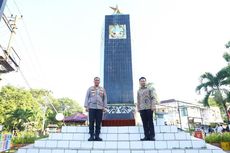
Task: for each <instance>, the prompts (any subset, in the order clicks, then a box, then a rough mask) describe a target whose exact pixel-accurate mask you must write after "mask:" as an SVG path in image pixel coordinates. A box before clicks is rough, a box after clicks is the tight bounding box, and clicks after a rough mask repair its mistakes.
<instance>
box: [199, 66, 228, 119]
mask: <svg viewBox="0 0 230 153" xmlns="http://www.w3.org/2000/svg"><path fill="white" fill-rule="evenodd" d="M229 70H230V69H229V68H223V69H221V70H220V71H219V72H218V73H217V74H216V75H213V74H211V73H209V72H206V73H204V74H203V75H201V77H200V80H201V83H200V85H198V86H197V87H196V91H197V92H199V93H200V91H201V90H203V91H204V92H205V97H204V99H203V101H202V102H203V104H204V106H209V102H208V100H209V98H210V97H213V98H214V99H215V101H216V102H218V104H219V105H221V106H223V108H224V111H225V114H226V116H228V112H227V103H228V102H230V101H229V97H230V93H229V90H228V84H229V77H230V75H229V74H230V71H229ZM227 121H228V122H229V118H228V117H227Z"/></svg>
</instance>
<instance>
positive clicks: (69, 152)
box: [17, 148, 225, 153]
mask: <svg viewBox="0 0 230 153" xmlns="http://www.w3.org/2000/svg"><path fill="white" fill-rule="evenodd" d="M17 153H225V152H224V151H223V150H221V149H209V148H207V149H170V150H169V149H168V150H155V149H154V150H153V149H149V150H126V149H122V150H107V149H102V150H100V149H98V150H89V149H79V150H76V149H75V150H73V149H52V148H49V149H47V148H46V149H45V148H39V149H38V148H21V149H19V150H18V152H17Z"/></svg>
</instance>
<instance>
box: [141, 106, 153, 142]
mask: <svg viewBox="0 0 230 153" xmlns="http://www.w3.org/2000/svg"><path fill="white" fill-rule="evenodd" d="M140 115H141V120H142V123H143V128H144V134H145V137H146V138H154V137H155V130H154V125H153V111H152V110H151V109H147V110H141V111H140Z"/></svg>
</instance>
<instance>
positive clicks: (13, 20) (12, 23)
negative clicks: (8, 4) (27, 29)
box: [4, 15, 22, 59]
mask: <svg viewBox="0 0 230 153" xmlns="http://www.w3.org/2000/svg"><path fill="white" fill-rule="evenodd" d="M21 18H22V16H20V17H19V16H17V15H15V16H13V15H11V17H10V19H9V20H6V21H5V20H4V21H5V23H6V24H7V26H8V28H9V30H10V32H11V33H10V39H9V41H8V45H7V49H6V59H7V58H9V56H10V53H11V50H12V47H11V45H12V41H13V38H14V36H15V35H16V29H17V25H16V24H17V21H18V20H19V19H21Z"/></svg>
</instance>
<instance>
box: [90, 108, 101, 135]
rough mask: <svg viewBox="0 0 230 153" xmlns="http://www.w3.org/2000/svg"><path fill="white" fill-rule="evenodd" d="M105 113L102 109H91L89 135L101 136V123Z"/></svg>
mask: <svg viewBox="0 0 230 153" xmlns="http://www.w3.org/2000/svg"><path fill="white" fill-rule="evenodd" d="M102 114H103V111H102V110H101V109H89V134H90V135H93V134H95V135H96V136H99V134H100V132H101V121H102ZM95 122H96V129H95V132H94V123H95Z"/></svg>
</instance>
